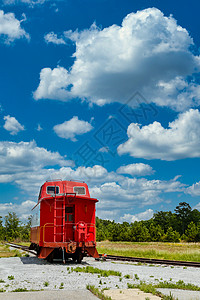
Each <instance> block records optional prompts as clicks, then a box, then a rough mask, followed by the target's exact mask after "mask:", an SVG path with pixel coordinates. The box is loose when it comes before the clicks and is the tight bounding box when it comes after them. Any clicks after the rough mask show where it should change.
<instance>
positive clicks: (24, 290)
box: [12, 288, 28, 293]
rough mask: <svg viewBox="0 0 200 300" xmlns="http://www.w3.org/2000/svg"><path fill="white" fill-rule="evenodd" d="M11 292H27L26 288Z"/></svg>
mask: <svg viewBox="0 0 200 300" xmlns="http://www.w3.org/2000/svg"><path fill="white" fill-rule="evenodd" d="M12 292H16V293H17V292H28V290H27V288H17V289H15V290H12Z"/></svg>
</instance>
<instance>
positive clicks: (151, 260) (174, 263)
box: [100, 254, 200, 268]
mask: <svg viewBox="0 0 200 300" xmlns="http://www.w3.org/2000/svg"><path fill="white" fill-rule="evenodd" d="M100 257H101V258H104V259H110V260H119V261H130V262H138V263H143V264H159V265H172V266H183V267H195V268H200V263H199V262H193V261H180V260H165V259H154V258H140V257H129V256H116V255H106V256H105V255H104V256H103V255H102V254H100Z"/></svg>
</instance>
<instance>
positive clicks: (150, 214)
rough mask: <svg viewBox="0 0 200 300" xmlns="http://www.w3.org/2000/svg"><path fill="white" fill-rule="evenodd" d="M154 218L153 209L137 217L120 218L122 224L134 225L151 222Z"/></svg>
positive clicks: (128, 215) (129, 215)
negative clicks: (137, 222)
mask: <svg viewBox="0 0 200 300" xmlns="http://www.w3.org/2000/svg"><path fill="white" fill-rule="evenodd" d="M152 217H153V210H152V209H151V208H149V209H147V210H145V211H144V212H141V213H139V214H136V215H131V214H125V215H124V216H123V217H121V218H120V220H121V221H122V222H129V223H134V222H135V221H141V220H149V219H151V218H152Z"/></svg>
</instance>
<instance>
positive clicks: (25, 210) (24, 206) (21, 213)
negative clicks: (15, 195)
mask: <svg viewBox="0 0 200 300" xmlns="http://www.w3.org/2000/svg"><path fill="white" fill-rule="evenodd" d="M36 204H37V202H35V201H32V200H26V201H24V202H21V203H19V204H18V203H12V202H5V203H0V212H1V214H0V215H1V216H2V217H5V216H6V215H7V214H8V213H9V212H15V213H16V214H17V216H18V217H19V218H20V220H21V221H23V222H25V223H27V221H28V217H29V216H30V215H31V213H32V212H31V209H32V208H33V207H34V206H35V205H36Z"/></svg>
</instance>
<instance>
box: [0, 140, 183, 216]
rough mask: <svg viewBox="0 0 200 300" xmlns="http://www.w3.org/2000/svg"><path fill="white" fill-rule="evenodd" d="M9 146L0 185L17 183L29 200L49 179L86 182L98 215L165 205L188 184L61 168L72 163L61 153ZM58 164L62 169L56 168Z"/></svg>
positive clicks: (1, 161)
mask: <svg viewBox="0 0 200 300" xmlns="http://www.w3.org/2000/svg"><path fill="white" fill-rule="evenodd" d="M6 143H8V144H5V145H4V148H3V149H2V148H1V145H2V144H0V182H3V183H8V182H12V183H15V184H16V185H17V186H18V187H19V188H20V189H21V190H22V191H24V192H25V193H26V197H28V198H29V199H36V198H37V195H38V193H39V188H40V186H41V185H42V184H43V183H44V182H45V181H46V180H56V179H58V178H59V179H62V180H80V181H85V182H86V183H87V184H88V186H89V191H90V195H91V197H94V198H97V199H98V200H99V203H98V208H97V212H98V216H101V217H103V218H109V219H112V218H114V219H115V220H120V219H119V217H120V216H121V215H125V214H127V212H128V214H130V215H131V214H132V212H133V211H134V210H135V208H136V207H137V208H139V207H144V206H147V207H148V208H149V206H151V205H155V204H157V203H160V202H163V201H164V200H163V199H162V198H161V195H163V194H166V193H176V192H180V193H181V192H182V193H183V192H184V191H185V185H184V184H182V183H181V182H180V181H178V177H175V178H174V179H172V180H168V181H162V180H147V179H145V178H140V179H138V178H128V177H125V176H122V175H119V174H117V173H115V172H108V171H107V170H106V169H105V168H103V167H102V166H99V165H95V166H93V167H78V168H72V167H67V166H62V165H64V164H65V165H67V163H68V165H69V164H70V162H67V161H65V160H64V159H63V158H62V157H61V156H60V155H59V154H58V153H52V152H49V151H47V150H45V149H43V148H39V147H36V145H35V144H32V145H31V144H28V143H19V144H16V143H14V144H13V143H10V142H6ZM21 148H22V149H21ZM24 148H25V149H24ZM20 150H21V151H20ZM55 164H58V165H61V166H62V167H61V168H56V167H53V166H54V165H55ZM49 166H52V167H49ZM149 209H150V208H149ZM9 210H10V207H9ZM109 211H112V213H111V214H110V213H109ZM143 217H144V216H143Z"/></svg>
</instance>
